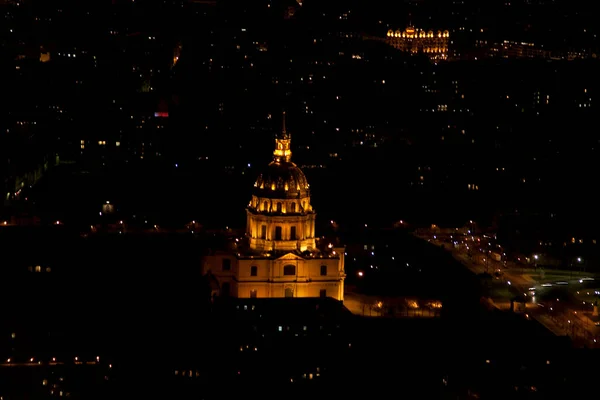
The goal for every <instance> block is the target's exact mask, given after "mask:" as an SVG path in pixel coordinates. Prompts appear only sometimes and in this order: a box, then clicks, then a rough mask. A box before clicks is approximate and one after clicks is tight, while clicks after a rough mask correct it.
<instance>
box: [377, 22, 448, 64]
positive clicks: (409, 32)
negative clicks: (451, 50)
mask: <svg viewBox="0 0 600 400" xmlns="http://www.w3.org/2000/svg"><path fill="white" fill-rule="evenodd" d="M449 37H450V33H449V32H448V31H443V32H442V31H437V32H434V31H431V30H430V31H428V32H426V31H424V30H423V29H417V28H415V27H413V26H411V25H409V26H408V27H407V28H406V29H405V30H404V31H403V32H402V31H400V30H399V29H398V30H396V31H393V30H391V29H390V30H389V31H388V32H387V37H386V42H387V43H388V44H389V45H391V46H393V47H394V48H396V49H398V50H401V51H406V52H410V53H424V54H425V55H427V56H429V57H430V58H431V59H432V60H445V59H447V58H448V39H449Z"/></svg>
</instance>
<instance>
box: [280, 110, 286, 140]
mask: <svg viewBox="0 0 600 400" xmlns="http://www.w3.org/2000/svg"><path fill="white" fill-rule="evenodd" d="M282 121H283V123H282V125H283V127H282V128H281V133H282V134H283V136H286V135H287V132H286V130H285V111H284V112H283V118H282Z"/></svg>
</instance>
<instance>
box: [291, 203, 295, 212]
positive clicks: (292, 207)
mask: <svg viewBox="0 0 600 400" xmlns="http://www.w3.org/2000/svg"><path fill="white" fill-rule="evenodd" d="M290 212H296V203H292V204H291V205H290Z"/></svg>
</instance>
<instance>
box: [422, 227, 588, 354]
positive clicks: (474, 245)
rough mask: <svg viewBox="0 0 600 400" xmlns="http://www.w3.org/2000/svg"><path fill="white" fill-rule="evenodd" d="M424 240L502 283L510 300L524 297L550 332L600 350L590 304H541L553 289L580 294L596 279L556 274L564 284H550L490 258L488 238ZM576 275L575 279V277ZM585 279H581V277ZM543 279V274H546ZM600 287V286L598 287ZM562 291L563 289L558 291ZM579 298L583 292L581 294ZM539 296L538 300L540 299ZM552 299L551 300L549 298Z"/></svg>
mask: <svg viewBox="0 0 600 400" xmlns="http://www.w3.org/2000/svg"><path fill="white" fill-rule="evenodd" d="M418 237H420V238H421V239H423V240H427V241H429V242H430V243H432V244H434V245H436V246H440V247H442V246H443V248H444V249H446V250H447V251H450V252H451V253H452V256H453V257H454V258H455V259H456V260H457V261H459V262H460V263H461V264H462V265H464V266H465V267H467V268H468V269H469V270H471V271H472V272H473V273H475V274H482V273H485V272H487V273H490V274H492V275H493V276H494V277H495V279H496V280H497V281H499V282H503V283H505V284H506V285H507V288H508V289H509V291H510V292H508V291H507V293H510V295H509V296H510V298H514V297H515V296H517V295H521V296H522V297H524V298H525V299H526V303H525V306H526V308H525V310H524V311H523V313H524V316H525V317H526V318H534V319H536V320H537V321H538V322H540V323H541V324H543V325H544V326H545V327H546V328H547V329H549V330H550V331H552V332H553V333H554V334H556V335H558V336H565V335H567V336H569V337H571V339H572V340H573V343H574V344H575V345H576V346H580V347H588V348H589V347H591V348H600V343H599V341H600V327H598V326H596V325H595V322H594V320H593V319H592V318H591V314H592V306H591V304H589V302H588V303H587V304H586V303H585V302H583V304H580V303H577V304H574V301H573V300H572V299H562V302H561V299H559V298H556V299H551V300H548V301H544V302H541V303H540V302H539V298H540V297H541V295H540V293H542V294H548V293H551V292H550V290H551V289H552V288H555V289H556V288H558V286H559V285H564V288H565V290H566V291H567V292H569V291H576V290H577V288H578V287H580V286H581V287H582V288H583V285H584V284H585V283H591V282H590V281H593V278H587V277H586V279H587V281H586V282H585V283H584V282H582V280H581V278H582V277H583V275H582V274H581V273H575V272H573V271H553V272H552V277H554V278H556V277H559V276H563V279H564V280H560V279H559V280H555V281H553V282H549V280H548V279H542V278H541V277H540V273H539V272H538V271H537V268H532V267H531V266H528V265H525V264H517V263H514V262H510V261H508V262H504V261H496V260H494V259H492V257H490V255H489V254H490V250H489V249H490V246H491V245H490V242H489V241H487V240H486V239H485V237H479V236H468V237H467V236H463V237H460V238H459V237H458V236H457V237H455V238H452V237H450V238H446V237H441V236H439V235H434V234H420V235H418ZM574 275H575V278H573V276H574ZM579 275H581V276H579ZM542 276H543V274H542ZM598 285H600V283H599V284H598ZM558 289H562V287H561V288H558ZM577 294H579V291H577ZM536 295H537V296H536ZM546 297H548V296H546ZM491 300H492V303H493V304H494V305H495V306H496V307H497V308H500V309H508V308H510V299H509V298H507V296H506V295H505V296H499V297H492V298H491Z"/></svg>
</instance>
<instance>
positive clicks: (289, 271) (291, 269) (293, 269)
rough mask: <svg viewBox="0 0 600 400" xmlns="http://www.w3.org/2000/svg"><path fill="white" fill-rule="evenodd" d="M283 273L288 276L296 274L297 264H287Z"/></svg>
mask: <svg viewBox="0 0 600 400" xmlns="http://www.w3.org/2000/svg"><path fill="white" fill-rule="evenodd" d="M283 275H286V276H293V275H296V266H295V265H285V266H284V267H283Z"/></svg>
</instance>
